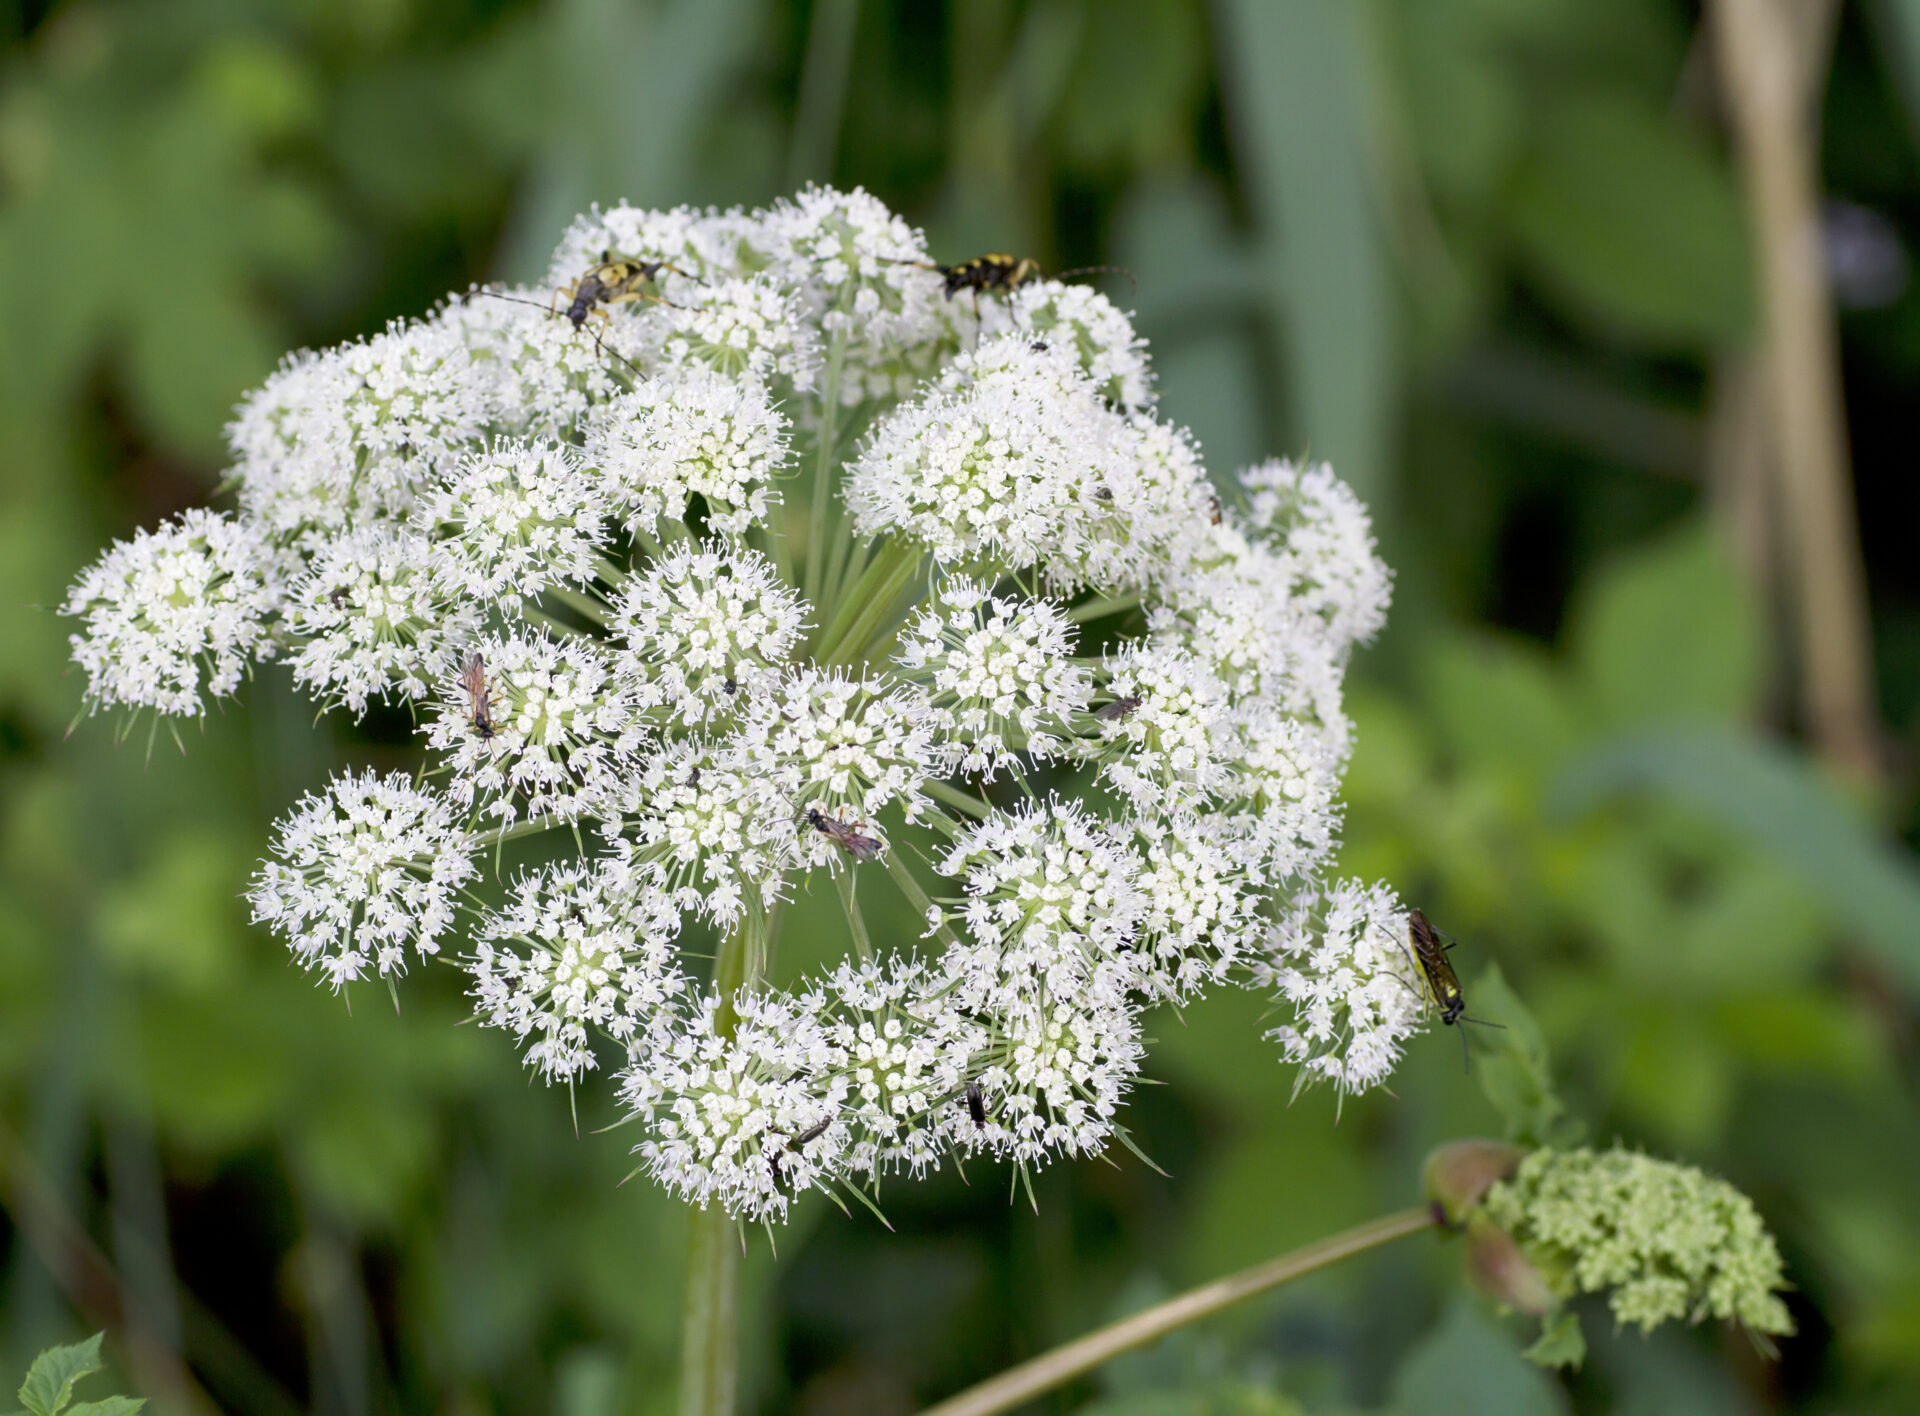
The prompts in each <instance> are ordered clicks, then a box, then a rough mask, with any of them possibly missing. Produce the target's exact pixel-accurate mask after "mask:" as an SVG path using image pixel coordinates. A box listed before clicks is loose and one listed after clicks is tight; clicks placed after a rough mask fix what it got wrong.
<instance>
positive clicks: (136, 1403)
mask: <svg viewBox="0 0 1920 1416" xmlns="http://www.w3.org/2000/svg"><path fill="white" fill-rule="evenodd" d="M146 1404H147V1400H146V1398H145V1397H143V1396H107V1397H102V1398H101V1399H100V1400H98V1401H77V1402H75V1403H74V1404H73V1405H72V1406H69V1407H68V1408H67V1413H66V1416H134V1413H135V1412H136V1411H138V1410H139V1409H140V1408H141V1407H143V1406H145V1405H146Z"/></svg>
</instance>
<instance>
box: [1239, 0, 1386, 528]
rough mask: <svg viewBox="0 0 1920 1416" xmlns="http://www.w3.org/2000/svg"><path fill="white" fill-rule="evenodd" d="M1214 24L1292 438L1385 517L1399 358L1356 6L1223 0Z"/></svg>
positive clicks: (1330, 0) (1336, 1) (1336, 0)
mask: <svg viewBox="0 0 1920 1416" xmlns="http://www.w3.org/2000/svg"><path fill="white" fill-rule="evenodd" d="M1213 13H1214V16H1215V38H1216V43H1217V44H1218V46H1219V64H1220V73H1221V88H1222V90H1223V94H1224V100H1225V106H1226V110H1227V116H1228V119H1229V122H1230V124H1231V131H1232V134H1233V140H1234V146H1235V148H1236V151H1237V154H1238V156H1239V166H1240V168H1241V171H1242V172H1243V173H1244V174H1245V177H1244V185H1245V187H1246V189H1247V196H1248V201H1249V204H1250V205H1251V206H1252V207H1253V209H1254V211H1255V212H1256V213H1257V214H1258V217H1259V222H1260V227H1261V237H1262V242H1261V261H1260V264H1261V268H1262V271H1263V274H1264V277H1265V279H1264V282H1263V283H1264V284H1265V286H1266V288H1267V291H1268V293H1269V297H1270V309H1271V311H1272V313H1273V315H1274V316H1275V317H1276V318H1277V320H1278V322H1279V330H1280V337H1281V341H1282V347H1283V351H1284V359H1283V366H1284V367H1285V368H1286V370H1287V371H1288V378H1289V380H1290V388H1289V390H1288V393H1289V401H1290V404H1291V412H1292V420H1291V428H1292V433H1293V439H1294V441H1295V443H1296V444H1297V445H1299V446H1301V447H1304V448H1306V449H1308V450H1309V451H1310V452H1311V454H1312V455H1313V456H1315V457H1325V458H1331V459H1332V460H1333V462H1334V465H1335V466H1336V467H1337V468H1339V470H1340V474H1341V476H1343V477H1344V478H1345V479H1346V480H1347V481H1348V482H1349V483H1351V484H1352V486H1353V487H1354V489H1355V490H1356V491H1358V492H1359V493H1360V495H1361V496H1362V497H1364V498H1365V499H1366V500H1367V502H1368V503H1369V504H1370V505H1371V506H1372V507H1373V508H1374V514H1375V515H1376V516H1381V515H1382V514H1383V513H1384V512H1385V511H1386V509H1387V508H1386V505H1385V503H1386V502H1387V500H1388V499H1389V496H1390V493H1389V483H1388V480H1387V475H1386V474H1387V471H1388V456H1387V452H1388V442H1389V439H1390V433H1389V429H1390V428H1391V427H1392V426H1393V423H1394V418H1393V413H1392V407H1393V395H1394V387H1393V384H1394V376H1395V372H1396V364H1397V351H1396V347H1395V341H1394V337H1393V305H1394V298H1395V297H1394V280H1393V271H1392V268H1391V266H1390V263H1389V261H1388V258H1387V250H1386V242H1385V240H1384V238H1383V236H1382V233H1381V229H1380V219H1379V212H1378V210H1377V208H1376V193H1377V184H1376V179H1375V177H1374V173H1375V171H1376V170H1377V167H1378V154H1377V153H1376V152H1374V151H1373V144H1372V141H1371V134H1370V126H1371V123H1372V120H1373V117H1374V108H1375V104H1376V99H1375V97H1374V95H1373V94H1372V92H1371V91H1370V86H1369V82H1368V81H1369V78H1370V75H1369V73H1368V68H1367V63H1366V55H1365V47H1366V46H1365V15H1364V7H1362V6H1358V5H1350V4H1347V3H1345V0H1226V2H1225V3H1223V4H1221V5H1219V6H1218V7H1216V8H1215V9H1214V12H1213Z"/></svg>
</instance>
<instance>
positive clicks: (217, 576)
mask: <svg viewBox="0 0 1920 1416" xmlns="http://www.w3.org/2000/svg"><path fill="white" fill-rule="evenodd" d="M282 577H283V572H282V570H281V568H280V563H279V558H278V557H276V556H275V555H274V554H273V553H272V548H271V545H270V543H269V542H268V541H267V540H266V538H265V537H263V536H262V535H261V534H260V532H259V530H258V529H257V528H256V527H254V526H252V525H251V524H249V523H246V522H236V521H234V520H233V519H232V518H230V517H225V516H219V515H216V514H215V513H213V512H211V511H189V512H187V513H186V514H185V515H183V516H181V517H180V519H179V520H177V521H174V522H172V523H170V524H168V525H166V526H162V527H161V528H160V529H159V530H158V531H142V532H140V533H138V534H137V535H136V536H135V537H134V538H133V539H132V540H131V541H119V542H116V543H115V544H114V545H113V546H112V547H111V548H110V549H108V551H107V553H106V554H105V555H103V556H101V557H100V559H99V560H97V561H95V562H94V563H93V564H92V565H90V566H88V567H87V569H86V570H85V571H83V572H82V573H81V576H80V579H79V580H78V581H77V582H75V584H74V587H73V589H72V590H71V591H69V592H68V594H67V602H66V604H65V605H64V606H63V607H62V609H63V612H64V613H66V614H69V615H76V616H78V617H80V618H81V619H83V620H84V621H85V622H86V631H87V632H86V633H85V634H75V635H71V636H69V639H68V642H69V643H70V644H71V645H72V646H73V657H74V661H75V662H76V663H78V664H79V665H80V667H81V668H83V669H85V670H86V673H87V706H88V707H89V708H94V709H97V708H100V707H103V706H113V705H123V706H125V707H129V708H134V709H141V708H153V709H157V710H159V711H160V712H161V713H166V714H172V715H175V716H189V717H190V716H195V715H198V714H199V713H201V712H203V711H205V708H206V705H205V703H204V702H203V701H202V699H201V693H202V691H203V690H204V691H205V692H207V693H211V694H213V695H215V696H216V697H221V696H224V695H226V694H230V693H232V692H233V691H234V689H235V688H236V687H238V686H239V683H240V676H241V674H242V673H244V672H245V671H246V666H247V661H248V659H249V658H251V657H253V656H255V655H258V656H260V657H262V658H265V657H267V656H269V655H270V654H271V653H272V652H273V640H272V638H271V637H270V635H269V627H268V619H269V617H270V616H271V615H272V613H273V611H274V610H275V609H276V608H277V606H278V605H279V602H280V598H281V595H282V593H283V589H284V587H283V585H282Z"/></svg>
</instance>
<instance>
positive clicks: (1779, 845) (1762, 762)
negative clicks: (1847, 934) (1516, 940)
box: [1548, 728, 1920, 988]
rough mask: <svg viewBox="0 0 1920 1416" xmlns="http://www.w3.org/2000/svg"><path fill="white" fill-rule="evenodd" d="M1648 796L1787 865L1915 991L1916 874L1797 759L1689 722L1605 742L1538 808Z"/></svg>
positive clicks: (1568, 812)
mask: <svg viewBox="0 0 1920 1416" xmlns="http://www.w3.org/2000/svg"><path fill="white" fill-rule="evenodd" d="M1640 792H1647V793H1651V794H1653V795H1655V796H1658V797H1661V798H1663V799H1665V800H1668V801H1672V802H1675V803H1678V804H1681V805H1685V806H1688V807H1691V808H1693V809H1694V810H1697V811H1699V812H1701V813H1703V814H1704V815H1706V816H1708V817H1710V818H1712V819H1713V820H1715V821H1717V822H1719V823H1720V824H1721V825H1723V826H1725V827H1726V828H1727V829H1728V830H1730V831H1733V832H1735V833H1736V834H1738V835H1741V836H1744V837H1746V838H1747V839H1748V840H1750V841H1752V842H1753V843H1754V844H1755V845H1757V846H1759V847H1760V848H1761V849H1763V850H1766V851H1768V852H1770V853H1771V854H1773V855H1775V856H1776V857H1778V858H1779V860H1780V862H1781V863H1782V864H1784V865H1787V866H1789V867H1791V868H1792V869H1793V870H1794V871H1796V872H1797V873H1798V874H1799V875H1800V876H1801V878H1802V879H1803V880H1804V881H1805V882H1806V884H1807V885H1808V886H1809V887H1811V888H1812V889H1813V890H1814V891H1815V892H1816V893H1817V894H1818V896H1819V897H1820V899H1821V900H1822V902H1823V903H1824V904H1825V906H1826V908H1827V909H1828V911H1830V913H1831V916H1832V918H1833V919H1835V920H1836V921H1838V922H1840V923H1842V924H1844V925H1845V926H1847V927H1848V928H1849V929H1851V930H1853V931H1854V932H1856V933H1857V934H1858V935H1859V938H1860V942H1861V943H1862V944H1864V945H1866V946H1867V947H1868V948H1870V949H1871V950H1872V951H1873V952H1874V953H1875V954H1876V955H1878V956H1879V957H1880V958H1882V959H1883V960H1885V961H1886V963H1887V964H1888V965H1889V966H1891V967H1892V968H1894V969H1895V970H1896V971H1898V973H1899V974H1900V975H1901V977H1903V978H1904V979H1905V980H1906V981H1907V982H1908V983H1909V984H1910V985H1912V986H1914V987H1916V988H1920V870H1916V869H1915V868H1914V865H1913V862H1912V861H1911V860H1910V859H1908V858H1907V857H1906V856H1905V855H1903V854H1901V853H1900V852H1898V851H1897V850H1895V849H1894V848H1893V847H1892V846H1891V845H1889V844H1888V842H1887V841H1886V840H1885V839H1884V838H1883V837H1881V836H1880V834H1879V833H1878V832H1876V831H1875V830H1874V829H1873V828H1872V827H1871V826H1870V825H1869V824H1868V823H1867V822H1866V821H1864V820H1862V819H1861V817H1860V815H1859V813H1858V812H1856V811H1855V810H1854V809H1853V808H1852V807H1850V806H1849V805H1848V804H1847V802H1846V801H1845V799H1844V798H1842V797H1841V796H1840V795H1839V793H1838V792H1836V791H1835V790H1834V789H1833V788H1832V787H1831V786H1829V785H1828V783H1827V782H1826V780H1825V779H1824V778H1823V777H1822V776H1821V775H1820V773H1819V771H1818V770H1817V769H1816V768H1815V767H1814V766H1813V765H1812V764H1811V763H1810V762H1808V761H1806V760H1805V759H1803V758H1800V757H1797V756H1794V755H1792V754H1790V753H1788V752H1786V751H1784V750H1782V749H1780V748H1778V747H1775V746H1774V745H1772V744H1771V743H1766V742H1763V741H1761V740H1759V739H1757V738H1754V737H1751V736H1747V735H1744V734H1740V733H1736V732H1732V731H1728V730H1724V729H1713V728H1687V729H1677V730H1675V731H1672V732H1669V733H1664V734H1658V735H1650V736H1646V737H1639V738H1634V739H1630V740H1627V741H1624V742H1620V743H1617V744H1615V745H1613V746H1609V747H1605V748H1602V749H1601V750H1599V751H1598V752H1595V753H1594V754H1592V755H1591V756H1589V757H1587V758H1585V759H1583V760H1581V761H1579V762H1577V763H1576V764H1574V766H1572V767H1571V768H1569V769H1568V770H1567V771H1566V773H1565V774H1563V775H1562V776H1561V778H1560V780H1559V781H1558V782H1556V783H1555V784H1554V787H1553V789H1552V791H1551V793H1550V794H1549V797H1548V809H1549V811H1551V812H1553V813H1554V814H1556V815H1560V816H1563V817H1564V816H1576V815H1579V814H1581V813H1583V812H1586V811H1589V810H1591V809H1593V808H1594V807H1596V806H1598V805H1600V804H1601V803H1603V802H1605V801H1608V800H1611V799H1614V798H1617V797H1621V796H1626V795H1629V794H1634V793H1640Z"/></svg>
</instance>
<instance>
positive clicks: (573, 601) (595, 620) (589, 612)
mask: <svg viewBox="0 0 1920 1416" xmlns="http://www.w3.org/2000/svg"><path fill="white" fill-rule="evenodd" d="M540 593H541V594H542V595H543V596H546V595H551V596H552V597H553V598H554V600H555V601H557V602H558V603H559V604H562V605H565V606H566V607H567V608H568V609H570V610H572V611H573V612H574V613H575V614H576V615H579V616H580V618H581V619H583V620H585V621H587V623H589V624H597V625H599V626H600V628H602V629H605V628H606V627H607V607H606V605H605V604H603V603H602V602H601V601H599V600H596V599H594V597H593V596H591V595H583V594H581V593H580V592H579V591H578V590H569V589H568V588H567V587H566V586H564V585H549V586H548V587H547V588H546V589H545V590H543V591H541V592H540ZM571 632H572V631H569V633H571Z"/></svg>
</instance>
